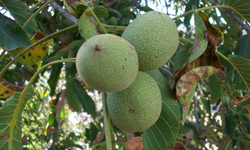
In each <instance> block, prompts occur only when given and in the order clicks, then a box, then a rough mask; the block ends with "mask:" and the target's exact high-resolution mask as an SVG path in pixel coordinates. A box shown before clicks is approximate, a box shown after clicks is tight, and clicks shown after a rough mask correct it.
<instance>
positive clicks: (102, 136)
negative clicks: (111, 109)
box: [93, 128, 105, 145]
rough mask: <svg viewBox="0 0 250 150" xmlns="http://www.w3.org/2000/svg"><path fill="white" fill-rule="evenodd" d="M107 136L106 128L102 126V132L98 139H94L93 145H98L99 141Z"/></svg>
mask: <svg viewBox="0 0 250 150" xmlns="http://www.w3.org/2000/svg"><path fill="white" fill-rule="evenodd" d="M104 136H105V130H104V128H102V132H101V133H100V134H99V135H98V136H97V137H96V139H95V140H94V141H93V145H96V144H97V143H99V142H101V141H102V140H103V138H104Z"/></svg>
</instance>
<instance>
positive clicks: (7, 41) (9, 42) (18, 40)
mask: <svg viewBox="0 0 250 150" xmlns="http://www.w3.org/2000/svg"><path fill="white" fill-rule="evenodd" d="M0 20H1V22H2V23H0V37H1V40H0V47H2V48H3V49H4V50H14V49H16V48H18V47H28V46H29V45H30V41H29V38H28V36H27V34H26V33H25V31H24V30H23V29H22V28H21V27H20V25H19V24H18V23H17V22H15V21H14V20H12V19H10V18H8V17H6V16H4V15H3V14H1V13H0Z"/></svg>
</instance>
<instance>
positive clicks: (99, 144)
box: [92, 141, 106, 150]
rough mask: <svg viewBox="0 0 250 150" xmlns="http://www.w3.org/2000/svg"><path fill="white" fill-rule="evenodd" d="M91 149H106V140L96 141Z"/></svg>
mask: <svg viewBox="0 0 250 150" xmlns="http://www.w3.org/2000/svg"><path fill="white" fill-rule="evenodd" d="M92 150H106V142H105V141H104V142H101V143H97V144H96V145H94V146H93V149H92Z"/></svg>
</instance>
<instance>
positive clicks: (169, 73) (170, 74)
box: [159, 67, 173, 77]
mask: <svg viewBox="0 0 250 150" xmlns="http://www.w3.org/2000/svg"><path fill="white" fill-rule="evenodd" d="M159 70H161V71H163V72H165V73H166V74H168V75H169V76H171V77H172V75H173V74H172V73H171V72H170V71H168V70H167V69H164V68H162V67H160V68H159Z"/></svg>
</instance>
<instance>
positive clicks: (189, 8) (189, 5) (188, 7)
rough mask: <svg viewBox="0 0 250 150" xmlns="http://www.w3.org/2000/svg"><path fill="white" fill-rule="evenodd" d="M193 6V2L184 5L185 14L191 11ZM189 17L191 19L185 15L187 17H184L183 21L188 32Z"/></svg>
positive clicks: (192, 0)
mask: <svg viewBox="0 0 250 150" xmlns="http://www.w3.org/2000/svg"><path fill="white" fill-rule="evenodd" d="M194 5H195V1H194V0H191V1H189V2H188V3H187V4H186V8H185V12H188V11H190V10H192V6H194ZM191 17H192V15H187V16H185V19H184V25H185V26H186V27H187V29H188V30H189V29H190V20H191Z"/></svg>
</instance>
